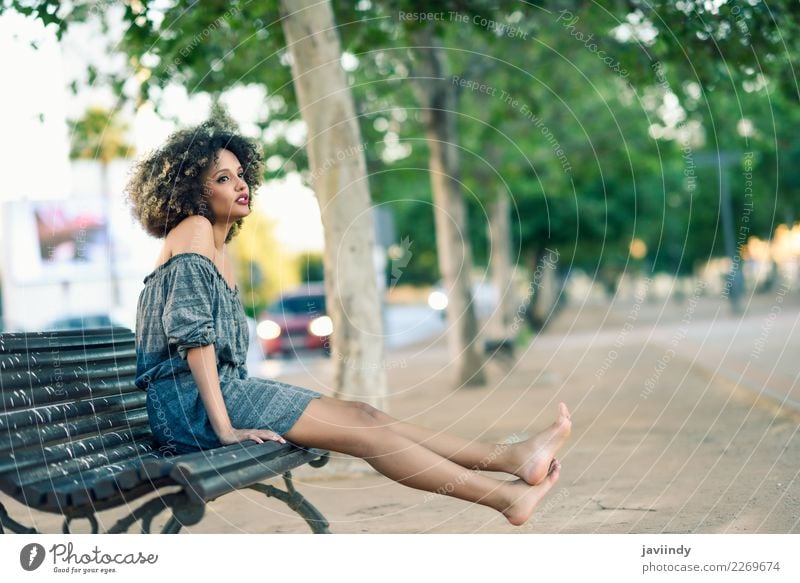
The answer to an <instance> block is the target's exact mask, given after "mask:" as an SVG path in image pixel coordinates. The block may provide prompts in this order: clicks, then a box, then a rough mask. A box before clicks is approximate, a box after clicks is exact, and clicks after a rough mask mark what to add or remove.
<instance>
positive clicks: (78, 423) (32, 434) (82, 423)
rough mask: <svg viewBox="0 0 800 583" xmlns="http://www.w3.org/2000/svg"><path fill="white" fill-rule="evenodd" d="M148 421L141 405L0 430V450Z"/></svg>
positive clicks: (62, 439)
mask: <svg viewBox="0 0 800 583" xmlns="http://www.w3.org/2000/svg"><path fill="white" fill-rule="evenodd" d="M147 423H148V419H147V411H146V410H144V409H138V410H135V411H128V412H125V411H117V412H115V413H110V414H108V415H103V416H96V415H89V416H86V417H81V418H78V419H76V420H70V421H67V422H61V423H53V424H52V425H45V426H40V427H33V428H30V429H24V430H22V431H7V432H4V433H2V434H0V443H2V447H0V451H16V450H17V449H22V448H25V447H28V446H29V445H33V444H36V443H39V444H41V447H47V446H49V445H51V444H52V445H55V444H57V443H60V442H63V441H64V440H69V441H74V440H75V439H76V438H80V437H82V436H92V435H97V434H99V433H103V432H109V431H114V430H121V429H127V428H130V427H134V426H137V425H143V424H147Z"/></svg>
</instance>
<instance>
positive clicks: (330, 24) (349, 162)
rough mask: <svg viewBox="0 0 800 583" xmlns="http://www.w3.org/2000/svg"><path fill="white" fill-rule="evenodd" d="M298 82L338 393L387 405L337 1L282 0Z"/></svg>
mask: <svg viewBox="0 0 800 583" xmlns="http://www.w3.org/2000/svg"><path fill="white" fill-rule="evenodd" d="M281 16H282V21H281V22H282V26H283V31H284V34H285V35H286V42H287V45H288V49H289V53H290V57H291V64H292V77H293V80H294V87H295V91H296V93H297V100H298V105H299V107H300V111H301V112H302V115H303V120H304V121H305V122H306V125H307V126H308V143H307V146H306V147H307V150H308V157H309V162H310V167H311V175H312V177H313V183H312V187H313V189H314V192H315V193H316V196H317V199H318V200H319V205H320V209H321V212H322V224H323V226H324V228H325V252H324V263H325V294H326V296H327V310H328V315H329V316H330V317H331V319H332V320H333V335H332V342H331V344H332V347H331V358H332V359H333V360H334V363H335V364H334V366H335V394H336V396H337V397H341V398H351V399H353V398H358V399H359V400H364V401H368V402H369V403H371V404H372V405H374V406H376V407H379V408H385V407H386V393H387V387H386V371H385V368H384V367H383V366H382V360H383V322H382V319H381V312H380V305H381V302H380V299H379V297H378V290H377V285H376V273H375V266H374V263H373V248H374V245H375V241H374V238H375V233H374V226H373V221H374V218H373V215H372V209H371V205H370V195H369V187H368V182H367V176H366V162H365V159H364V152H363V146H362V144H361V136H360V132H359V128H358V121H357V119H356V117H355V107H354V105H353V98H352V94H351V92H350V88H349V87H348V85H347V80H346V78H345V74H344V70H343V69H342V66H341V46H340V43H339V37H338V34H337V32H336V27H335V22H334V18H333V11H332V10H331V6H330V2H318V1H317V0H297V1H291V2H290V1H289V0H281Z"/></svg>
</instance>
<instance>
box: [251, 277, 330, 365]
mask: <svg viewBox="0 0 800 583" xmlns="http://www.w3.org/2000/svg"><path fill="white" fill-rule="evenodd" d="M258 320H259V321H258V326H257V327H256V334H257V336H258V339H259V341H260V342H261V347H262V349H263V350H264V355H265V356H266V357H267V358H270V357H273V356H285V355H288V354H291V353H297V352H300V351H314V352H316V351H321V352H322V353H324V354H325V355H330V335H331V334H332V333H333V322H332V321H331V319H330V317H329V316H328V315H327V314H326V311H325V287H324V285H323V284H322V283H319V282H315V283H308V284H304V285H303V286H302V287H299V288H297V289H295V290H292V291H289V292H285V293H284V294H282V295H281V297H280V298H278V300H277V301H276V302H275V303H273V304H272V305H270V306H269V307H268V308H267V309H266V310H265V311H264V312H263V313H262V314H261V315H260V316H259V319H258Z"/></svg>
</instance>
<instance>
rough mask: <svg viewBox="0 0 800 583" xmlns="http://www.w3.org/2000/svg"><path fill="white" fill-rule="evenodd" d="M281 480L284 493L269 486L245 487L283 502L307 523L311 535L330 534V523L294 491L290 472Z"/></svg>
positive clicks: (285, 473) (252, 485)
mask: <svg viewBox="0 0 800 583" xmlns="http://www.w3.org/2000/svg"><path fill="white" fill-rule="evenodd" d="M283 480H284V482H286V491H283V490H281V489H280V488H276V487H275V486H272V485H271V484H260V483H256V484H251V485H250V486H247V487H248V488H250V489H252V490H256V491H257V492H261V493H262V494H264V495H266V496H273V497H275V498H277V499H278V500H282V501H283V502H285V503H286V504H287V505H288V506H289V508H291V509H292V510H294V511H295V512H297V514H299V515H300V517H301V518H302V519H303V520H305V521H306V522H307V523H308V526H310V527H311V531H312V532H313V533H315V534H330V533H331V531H330V530H328V527H329V526H330V523H329V522H328V521H327V520H325V517H324V516H323V515H322V513H321V512H320V511H319V510H317V509H316V507H315V506H314V505H313V504H311V502H309V501H308V500H307V499H306V498H305V496H303V495H302V494H301V493H300V492H298V491H297V490H295V487H294V484H293V483H292V472H291V471H287V472H283Z"/></svg>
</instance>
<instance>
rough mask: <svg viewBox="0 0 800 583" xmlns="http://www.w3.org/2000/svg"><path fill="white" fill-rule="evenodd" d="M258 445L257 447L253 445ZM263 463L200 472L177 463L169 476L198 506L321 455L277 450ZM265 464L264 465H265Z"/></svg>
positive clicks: (282, 448)
mask: <svg viewBox="0 0 800 583" xmlns="http://www.w3.org/2000/svg"><path fill="white" fill-rule="evenodd" d="M257 445H258V444H257ZM271 453H272V454H273V455H270V456H268V457H267V458H265V459H264V460H259V461H258V462H255V461H253V460H252V458H251V461H250V462H249V463H248V464H245V465H242V464H235V465H232V466H230V467H226V468H224V469H214V468H208V467H206V468H204V469H203V471H199V472H198V471H196V469H195V468H193V467H192V466H191V464H185V463H183V462H179V463H178V464H177V465H176V466H175V470H174V471H173V472H172V474H171V476H172V478H173V479H174V480H175V481H176V482H177V483H179V484H183V485H184V486H185V487H186V492H187V494H189V497H190V498H193V499H194V500H195V501H196V502H198V503H204V502H208V501H211V500H215V499H216V498H218V497H219V496H221V495H223V494H225V493H227V492H230V491H231V490H234V489H238V488H244V487H245V486H249V485H251V484H255V483H256V482H260V481H262V480H265V479H267V478H272V477H274V476H279V475H281V474H282V473H283V472H285V471H287V470H291V469H292V468H295V467H297V466H299V465H302V464H305V463H308V462H310V461H312V460H314V459H316V458H318V457H319V456H320V455H321V453H322V452H320V451H319V450H307V449H304V448H298V447H295V448H292V449H290V450H287V449H286V448H285V446H280V449H279V450H278V451H277V452H271ZM267 461H268V462H269V463H265V462H267Z"/></svg>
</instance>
